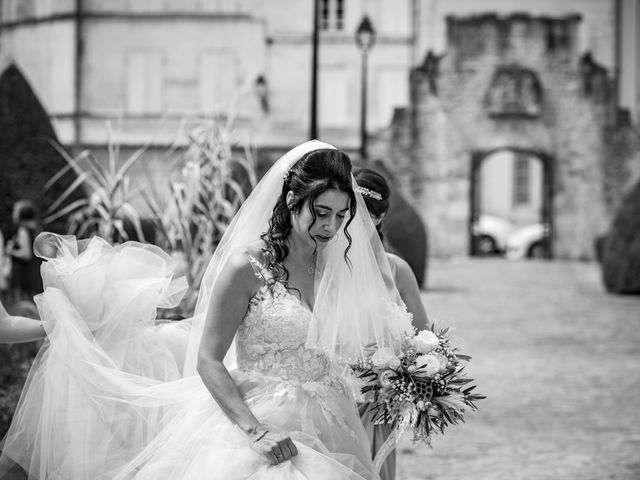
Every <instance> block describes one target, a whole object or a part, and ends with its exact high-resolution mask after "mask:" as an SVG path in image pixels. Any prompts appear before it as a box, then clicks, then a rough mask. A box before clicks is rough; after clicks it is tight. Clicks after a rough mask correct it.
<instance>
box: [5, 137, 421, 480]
mask: <svg viewBox="0 0 640 480" xmlns="http://www.w3.org/2000/svg"><path fill="white" fill-rule="evenodd" d="M374 232H375V227H374V226H373V224H372V222H371V220H370V219H369V216H368V214H367V210H366V207H365V206H364V203H363V201H362V198H361V196H360V195H359V194H357V193H354V190H353V179H352V176H351V163H350V160H349V158H348V157H347V156H346V155H345V154H344V153H343V152H341V151H339V150H337V149H335V148H333V147H331V146H330V145H327V144H324V143H321V142H318V141H311V142H307V143H305V144H303V145H300V146H298V147H296V148H294V149H293V150H291V151H290V152H288V153H287V154H286V155H284V156H283V157H282V158H281V159H280V160H279V161H278V162H276V164H275V165H274V166H273V167H272V168H271V170H270V171H269V172H268V173H267V174H266V175H265V177H264V178H263V180H262V181H261V182H260V184H259V185H258V187H257V188H256V189H255V190H254V192H253V193H252V194H251V196H250V197H249V199H248V200H247V201H246V202H245V203H244V205H243V207H242V209H241V210H240V212H239V213H238V214H237V215H236V218H235V219H234V221H233V223H232V224H231V226H230V227H229V229H228V231H227V232H226V233H225V236H224V238H223V240H222V241H221V243H220V245H219V246H218V248H217V249H216V253H215V255H214V257H213V258H212V260H211V262H210V264H209V267H208V269H207V272H206V274H205V277H204V279H203V282H202V285H201V290H200V294H199V299H198V304H197V306H196V312H195V315H194V317H193V319H192V320H190V321H189V322H188V327H189V328H188V340H187V341H186V342H185V345H186V348H185V352H184V355H182V354H180V353H178V354H177V355H178V357H179V358H178V359H177V361H175V360H174V361H173V362H172V361H171V359H173V355H171V349H170V347H169V346H168V345H167V344H166V343H165V342H164V341H163V339H165V338H167V336H168V335H167V331H171V329H172V327H174V325H169V327H168V330H167V331H164V332H163V333H162V335H158V332H159V330H158V329H156V328H153V327H152V325H153V314H152V313H151V312H152V308H155V307H157V306H158V305H160V304H161V305H164V306H166V305H169V304H174V303H175V302H176V299H177V298H178V296H179V293H180V290H181V287H182V286H181V285H176V284H175V281H173V280H171V274H172V265H171V264H170V260H169V259H168V258H167V256H166V255H165V254H163V252H161V251H156V250H154V249H153V248H151V247H149V246H142V245H140V244H125V245H124V246H122V248H115V249H114V248H112V247H110V246H107V245H105V244H104V242H100V241H99V240H95V239H94V240H95V241H94V240H92V243H94V244H96V243H97V245H98V246H93V247H92V243H89V245H88V246H86V249H85V250H84V251H82V252H79V251H78V250H77V247H76V250H74V249H73V241H72V239H68V238H61V237H57V238H55V239H54V240H50V241H56V242H58V243H59V245H58V247H59V248H58V251H59V253H58V256H57V257H56V258H55V259H50V260H49V261H48V262H47V264H46V265H47V267H48V268H45V269H44V272H45V273H44V275H45V287H46V288H45V292H44V293H43V294H42V296H40V298H39V299H38V305H39V309H40V312H41V315H42V317H43V320H45V328H46V329H47V333H48V339H49V341H48V343H47V344H45V347H46V348H43V351H42V352H41V353H40V354H39V356H38V358H37V359H36V362H35V364H34V367H33V369H32V372H31V374H30V379H29V381H28V383H27V387H25V391H24V392H23V395H22V397H21V400H20V404H19V407H18V410H17V412H16V415H15V417H14V422H13V424H12V426H11V428H10V430H9V433H8V434H7V437H6V438H5V445H4V450H3V453H2V455H3V458H2V459H0V467H1V463H2V462H4V463H5V464H8V463H9V462H11V461H13V462H16V463H18V464H20V465H21V466H22V467H23V468H24V469H25V470H26V471H27V472H28V473H29V475H30V478H38V479H45V478H47V479H54V478H55V479H65V480H75V479H78V480H80V479H105V480H106V479H129V478H135V479H138V480H140V479H158V478H167V479H169V478H170V479H185V480H196V479H201V478H213V479H216V478H219V479H248V478H251V479H262V478H265V479H303V478H306V479H377V478H378V474H377V472H375V471H374V467H373V464H372V461H371V457H370V449H369V445H368V440H367V437H366V434H365V432H364V429H363V427H362V424H361V423H360V420H359V416H358V412H357V409H356V406H355V399H354V397H353V393H352V392H353V391H357V385H353V382H351V381H350V380H349V379H348V378H347V376H346V375H345V374H344V371H345V368H344V367H345V365H346V363H347V362H349V361H353V360H355V359H357V358H359V357H362V356H363V355H365V354H366V353H367V349H368V348H370V347H371V345H375V346H377V347H390V348H394V349H399V346H400V345H399V343H400V338H401V336H402V334H403V333H404V332H408V331H411V330H412V327H411V324H410V316H409V315H408V314H407V313H406V310H405V309H403V308H402V307H401V306H400V305H402V304H401V300H400V298H399V295H398V293H397V291H396V290H395V287H394V284H393V277H392V275H391V272H390V268H389V265H388V261H387V260H386V258H387V257H386V255H385V253H384V250H383V248H382V245H381V244H380V243H379V242H377V241H376V240H374V241H373V242H372V241H371V239H372V238H374V239H377V236H374V235H373V233H374ZM69 245H71V246H69ZM131 269H133V270H134V271H135V274H132V273H131ZM105 272H108V273H107V274H105ZM122 295H125V300H126V301H123V299H122V298H121V296H122ZM114 324H115V325H114ZM184 326H186V325H180V324H177V325H176V326H175V327H176V328H175V331H176V335H178V334H180V335H182V334H184V332H186V331H187V330H186V329H184V328H182V327H184ZM178 332H180V333H178ZM169 336H171V334H169ZM173 351H174V353H175V352H176V349H175V348H173ZM183 364H184V368H183V370H182V372H178V365H183ZM176 372H178V373H176ZM0 473H2V472H1V471H0Z"/></svg>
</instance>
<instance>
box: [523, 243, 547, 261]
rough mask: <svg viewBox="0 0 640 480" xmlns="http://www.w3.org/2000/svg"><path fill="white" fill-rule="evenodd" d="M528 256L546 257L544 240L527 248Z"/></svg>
mask: <svg viewBox="0 0 640 480" xmlns="http://www.w3.org/2000/svg"><path fill="white" fill-rule="evenodd" d="M527 258H546V252H545V248H544V244H543V243H542V242H536V243H533V244H531V246H530V247H529V250H527Z"/></svg>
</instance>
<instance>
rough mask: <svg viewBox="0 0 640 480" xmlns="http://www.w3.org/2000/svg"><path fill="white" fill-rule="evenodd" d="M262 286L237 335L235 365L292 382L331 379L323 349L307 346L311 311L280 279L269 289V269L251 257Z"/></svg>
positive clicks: (330, 366)
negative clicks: (236, 363) (318, 349)
mask: <svg viewBox="0 0 640 480" xmlns="http://www.w3.org/2000/svg"><path fill="white" fill-rule="evenodd" d="M250 260H251V263H252V265H253V267H254V271H255V272H256V276H258V278H259V279H260V280H261V281H263V284H262V286H261V287H260V289H259V290H258V292H257V293H256V294H255V296H254V297H253V298H252V299H251V302H250V304H249V309H248V311H247V314H246V316H245V318H244V321H243V322H242V324H241V325H240V327H239V329H238V335H237V338H236V348H237V359H238V367H239V368H240V370H244V371H249V372H251V371H256V372H259V373H260V374H262V375H268V376H274V377H280V378H282V379H284V380H287V381H291V382H295V383H298V382H300V383H307V382H320V383H323V384H327V383H334V382H335V381H336V377H335V375H334V374H333V371H332V363H331V361H330V360H329V358H328V357H327V356H326V355H324V354H323V353H322V352H319V351H317V350H312V349H309V348H306V346H305V343H306V340H307V331H308V328H309V322H310V321H311V311H310V310H309V309H308V308H307V307H306V306H304V305H303V304H302V303H301V302H300V300H299V299H298V297H297V296H296V295H295V294H294V293H292V292H290V291H289V290H287V288H286V287H285V286H284V285H283V284H282V283H280V282H276V283H275V284H274V285H273V288H272V289H269V288H268V287H266V284H265V283H264V281H265V280H266V279H267V278H269V275H270V273H269V272H268V271H267V270H266V269H265V268H264V267H262V266H261V265H260V263H259V262H258V261H257V260H256V259H254V258H252V257H250Z"/></svg>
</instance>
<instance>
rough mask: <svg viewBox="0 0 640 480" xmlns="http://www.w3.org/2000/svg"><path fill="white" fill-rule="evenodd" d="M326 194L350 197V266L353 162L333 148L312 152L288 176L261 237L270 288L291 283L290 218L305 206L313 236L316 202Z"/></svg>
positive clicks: (353, 204) (347, 250)
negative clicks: (287, 260)
mask: <svg viewBox="0 0 640 480" xmlns="http://www.w3.org/2000/svg"><path fill="white" fill-rule="evenodd" d="M327 190H338V191H341V192H344V193H346V194H348V195H349V212H350V215H349V219H348V220H347V223H346V225H345V226H344V231H345V236H346V238H347V240H348V242H349V243H348V245H347V248H346V249H345V251H344V259H345V261H346V262H347V263H349V258H348V256H347V254H348V252H349V249H350V248H351V236H350V235H349V230H348V227H349V224H350V223H351V221H352V220H353V216H354V215H355V212H356V198H355V194H354V193H353V186H352V183H351V160H350V159H349V157H348V156H347V154H346V153H344V152H342V151H340V150H336V149H333V148H326V149H319V150H313V151H311V152H308V153H307V154H305V155H304V156H303V157H302V158H301V159H300V160H298V161H297V162H296V163H294V164H293V165H292V166H291V168H290V169H289V171H288V172H287V174H286V176H285V179H284V184H283V185H282V193H281V194H280V197H278V200H277V202H276V205H275V207H273V213H272V214H271V218H270V219H269V227H268V229H267V231H266V232H265V233H263V234H262V235H261V236H260V238H261V239H262V240H263V241H264V243H265V246H264V247H263V249H262V251H263V253H264V257H265V267H266V268H267V269H268V270H269V271H270V272H271V274H272V278H271V279H269V280H268V281H267V285H268V286H273V284H275V283H276V282H278V281H282V282H284V283H285V285H286V283H287V280H288V279H289V271H288V270H287V269H286V267H285V266H284V265H283V263H282V262H283V261H284V259H285V258H287V255H289V246H288V245H287V238H288V237H289V234H290V233H291V228H292V224H291V215H292V214H293V213H298V212H300V210H301V209H302V208H303V206H304V205H305V202H306V204H307V208H309V212H310V213H311V216H312V218H313V222H311V225H309V229H308V232H309V236H311V227H313V225H314V224H315V222H316V219H317V214H316V211H315V206H314V202H315V200H316V198H318V196H319V195H321V194H322V193H324V192H326V191H327ZM289 192H293V198H294V200H293V203H292V204H291V205H289V206H288V205H287V194H288V193H289ZM312 238H313V237H312ZM314 241H315V240H314Z"/></svg>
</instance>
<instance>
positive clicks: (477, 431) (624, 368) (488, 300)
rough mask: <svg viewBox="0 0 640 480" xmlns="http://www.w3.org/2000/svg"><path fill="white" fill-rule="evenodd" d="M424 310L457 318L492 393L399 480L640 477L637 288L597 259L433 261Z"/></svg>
mask: <svg viewBox="0 0 640 480" xmlns="http://www.w3.org/2000/svg"><path fill="white" fill-rule="evenodd" d="M423 298H424V301H425V303H426V305H427V310H428V312H429V313H430V315H431V317H432V318H435V319H436V320H437V321H438V322H439V323H441V324H443V325H445V324H446V325H450V326H453V327H455V335H457V336H458V337H459V338H460V340H459V342H458V344H459V345H460V346H461V347H462V349H463V350H464V352H465V353H467V354H469V355H471V356H472V357H473V360H472V362H471V364H470V367H469V372H470V376H472V377H473V378H475V379H476V383H477V384H478V391H479V392H480V393H483V394H485V395H487V397H488V398H487V399H486V400H483V401H480V402H479V408H480V410H479V411H477V412H470V413H469V414H468V415H467V422H466V424H462V425H458V426H453V427H451V428H450V429H449V430H448V431H445V435H444V436H437V437H434V439H433V442H432V448H429V447H427V446H425V445H423V444H415V445H414V444H412V443H411V441H410V438H409V437H410V434H406V436H405V438H403V440H402V442H401V444H400V446H399V449H398V451H399V458H398V471H397V473H398V475H397V480H417V479H421V480H425V479H428V480H471V479H473V480H483V479H486V480H501V479H509V480H525V479H526V480H546V479H553V480H563V479H572V480H605V479H616V480H632V479H635V480H637V479H640V297H637V296H636V297H631V296H614V295H609V294H607V293H605V292H604V290H603V288H602V286H601V282H600V278H599V269H598V267H597V265H595V264H593V263H569V262H559V261H555V262H544V261H529V262H526V261H522V262H508V261H505V260H501V259H490V260H484V259H483V260H472V259H460V260H451V261H434V262H433V263H432V265H431V267H430V271H429V291H428V292H427V293H426V294H424V297H423Z"/></svg>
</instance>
